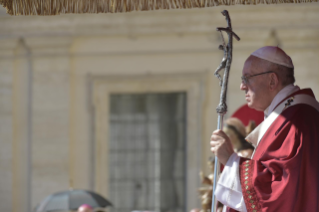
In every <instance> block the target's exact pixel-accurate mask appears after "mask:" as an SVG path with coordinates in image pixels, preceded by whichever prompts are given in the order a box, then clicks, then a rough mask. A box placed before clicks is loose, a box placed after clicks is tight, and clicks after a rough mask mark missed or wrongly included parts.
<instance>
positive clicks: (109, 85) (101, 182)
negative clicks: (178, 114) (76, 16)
mask: <svg viewBox="0 0 319 212" xmlns="http://www.w3.org/2000/svg"><path fill="white" fill-rule="evenodd" d="M207 74H208V73H207V72H206V71H198V72H196V74H195V73H194V74H179V75H178V74H172V75H171V74H168V75H157V76H140V77H136V76H135V77H131V76H125V77H118V76H117V77H116V76H104V77H103V76H92V78H91V79H92V82H93V99H92V101H93V104H94V108H95V110H94V111H95V136H94V137H95V147H96V148H95V153H94V155H95V168H94V170H95V183H96V184H95V190H96V191H98V192H99V193H101V194H104V195H105V196H107V192H108V191H107V190H108V189H107V188H108V187H107V184H105V182H107V179H108V170H107V157H106V156H107V152H108V145H107V141H108V138H109V136H108V114H109V113H108V105H109V95H110V94H111V93H132V92H133V93H148V92H177V91H179V92H186V93H187V118H186V119H187V129H188V130H187V148H186V149H187V151H188V152H187V155H188V158H187V173H186V175H187V176H188V177H187V188H188V191H189V192H188V193H187V200H186V202H187V210H188V211H189V210H190V209H191V208H192V207H194V205H198V201H199V200H198V199H197V198H195V197H196V196H197V193H196V190H197V188H198V187H199V184H198V183H199V182H198V173H199V171H200V170H201V169H203V167H201V165H202V161H201V160H202V154H203V153H202V152H201V151H202V147H201V145H202V140H203V138H204V137H205V136H204V135H203V134H202V133H203V131H202V130H203V129H202V128H201V127H200V126H203V122H204V121H205V120H203V119H202V117H203V115H204V114H205V111H204V110H205V109H207V108H205V109H204V110H203V105H202V104H203V101H204V99H203V98H208V97H204V96H203V94H202V92H203V91H202V89H204V87H205V85H203V84H204V81H205V78H206V77H207ZM206 127H208V126H206Z"/></svg>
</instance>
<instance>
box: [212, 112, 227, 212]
mask: <svg viewBox="0 0 319 212" xmlns="http://www.w3.org/2000/svg"><path fill="white" fill-rule="evenodd" d="M223 120H224V114H218V119H217V129H219V130H220V129H222V126H223ZM219 174H220V163H219V162H218V158H217V156H215V166H214V184H213V193H212V198H213V199H212V208H211V211H214V212H215V211H216V209H217V200H216V197H215V195H214V193H215V191H216V184H217V178H219Z"/></svg>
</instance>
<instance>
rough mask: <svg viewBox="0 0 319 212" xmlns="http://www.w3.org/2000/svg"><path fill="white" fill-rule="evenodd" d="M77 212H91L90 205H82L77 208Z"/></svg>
mask: <svg viewBox="0 0 319 212" xmlns="http://www.w3.org/2000/svg"><path fill="white" fill-rule="evenodd" d="M77 212H93V208H92V206H91V205H88V204H83V205H81V206H80V207H79V208H78V210H77Z"/></svg>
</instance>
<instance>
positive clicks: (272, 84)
mask: <svg viewBox="0 0 319 212" xmlns="http://www.w3.org/2000/svg"><path fill="white" fill-rule="evenodd" d="M269 77H270V82H269V87H270V89H271V90H275V89H276V88H277V87H278V84H279V78H278V76H277V74H276V73H270V76H269Z"/></svg>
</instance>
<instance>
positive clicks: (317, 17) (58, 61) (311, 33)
mask: <svg viewBox="0 0 319 212" xmlns="http://www.w3.org/2000/svg"><path fill="white" fill-rule="evenodd" d="M223 9H228V10H229V12H230V15H231V18H232V24H233V28H234V30H235V32H236V33H237V34H238V35H239V36H240V37H241V41H240V42H237V41H234V55H233V56H234V59H233V64H232V69H231V76H230V81H229V88H228V91H229V92H228V106H229V112H228V114H227V115H226V116H229V115H231V114H232V113H233V112H234V111H235V110H236V109H237V108H238V107H239V106H241V105H242V104H244V95H243V92H242V91H240V90H239V83H240V76H241V69H242V66H243V63H244V61H245V59H246V58H247V56H248V55H249V54H250V53H251V52H253V51H254V50H256V49H257V48H259V47H261V46H263V45H278V44H279V45H280V46H281V47H283V48H284V49H285V50H286V51H287V53H288V54H289V55H290V56H291V57H292V59H293V61H294V64H295V71H296V73H295V75H296V79H297V81H296V84H298V85H299V86H301V87H311V88H313V91H314V93H315V95H317V96H318V95H319V76H318V75H319V74H318V73H319V72H318V71H317V67H318V65H319V60H318V59H319V48H318V44H319V42H318V41H319V40H318V35H319V4H299V5H277V6H273V5H271V6H235V7H225V8H223V7H220V8H208V9H194V10H175V11H153V12H133V13H127V14H99V15H89V14H86V15H61V16H55V17H10V16H5V15H3V13H0V44H1V45H0V97H1V98H0V145H1V148H0V211H14V212H24V211H25V212H27V211H31V208H34V207H35V205H36V204H37V203H39V202H40V201H41V200H42V199H43V198H44V197H45V196H46V195H49V194H51V193H53V192H56V191H59V190H64V189H68V188H69V187H70V186H72V187H74V188H87V189H94V190H97V191H99V192H100V193H102V194H104V195H107V184H105V183H104V182H106V181H107V167H106V164H107V161H106V155H105V152H102V153H101V151H98V150H100V149H99V148H102V149H103V150H105V151H107V145H106V143H103V142H104V141H105V139H107V126H106V125H105V124H103V123H105V121H106V120H107V114H108V113H107V93H110V92H128V91H134V92H149V91H173V90H174V91H176V90H179V91H185V92H188V94H189V97H190V98H189V102H188V103H189V108H188V111H187V115H188V118H191V119H189V120H190V121H189V122H188V123H187V124H188V134H187V136H188V141H189V144H188V145H189V152H188V156H189V157H188V161H187V164H188V173H187V174H188V179H189V180H188V182H187V183H188V186H189V192H190V193H189V194H188V196H187V198H188V209H190V208H192V207H198V206H199V201H198V199H197V193H196V188H197V187H198V186H199V179H198V174H197V173H198V171H199V170H201V169H207V167H206V160H207V158H208V156H209V155H210V153H209V148H208V146H209V138H210V134H211V131H212V130H214V129H215V128H216V122H217V118H216V117H217V116H216V113H215V108H216V106H217V104H218V100H219V87H218V84H217V80H216V79H215V78H214V77H213V72H214V70H215V69H216V67H217V66H218V65H219V63H220V60H221V58H222V56H223V53H222V52H221V51H219V50H217V46H218V45H219V43H220V37H219V36H220V35H219V34H218V33H217V32H216V31H215V28H216V27H221V26H226V23H225V20H224V17H223V16H222V15H221V14H220V11H221V10H223ZM1 14H2V15H1ZM27 88H30V90H28V89H27ZM94 112H96V113H94ZM97 113H98V114H104V115H102V116H96V114H97ZM93 144H94V145H93ZM94 147H95V148H94ZM18 203H19V204H18Z"/></svg>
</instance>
